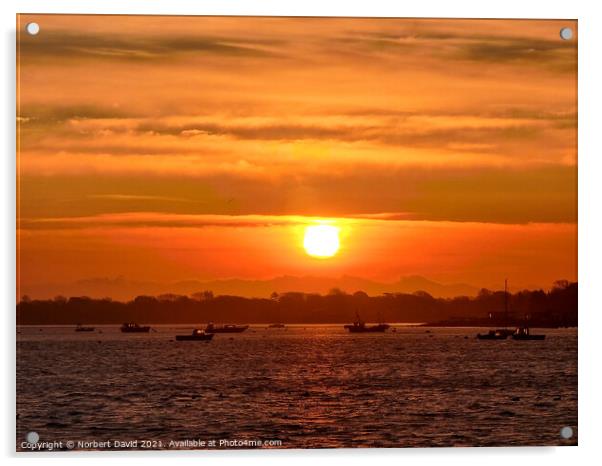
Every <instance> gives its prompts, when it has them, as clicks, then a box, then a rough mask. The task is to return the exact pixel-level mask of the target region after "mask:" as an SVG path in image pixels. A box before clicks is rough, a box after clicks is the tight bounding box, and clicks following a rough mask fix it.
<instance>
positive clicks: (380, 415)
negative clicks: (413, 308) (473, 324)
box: [17, 326, 577, 449]
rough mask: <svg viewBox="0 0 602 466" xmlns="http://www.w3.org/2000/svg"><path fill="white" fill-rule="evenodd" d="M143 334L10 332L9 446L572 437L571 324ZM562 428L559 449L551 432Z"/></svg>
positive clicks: (430, 442)
mask: <svg viewBox="0 0 602 466" xmlns="http://www.w3.org/2000/svg"><path fill="white" fill-rule="evenodd" d="M156 328H157V332H156V333H151V334H141V335H135V334H134V335H132V334H122V333H120V332H119V331H118V328H116V327H98V328H97V329H100V332H101V333H100V332H99V331H98V330H97V331H96V332H94V333H75V332H74V331H73V328H67V327H20V328H19V333H18V335H17V448H18V449H19V448H21V447H22V443H21V442H23V441H24V439H25V436H26V434H27V432H30V431H35V432H37V433H38V434H39V436H40V441H64V442H65V441H67V440H72V441H78V440H81V441H92V440H97V441H103V440H110V441H115V440H120V441H131V440H139V441H142V440H151V441H155V443H154V444H151V446H152V447H162V448H174V447H177V445H171V446H170V445H169V442H170V441H172V440H173V441H186V440H196V441H199V440H203V441H210V440H215V441H217V442H219V441H220V440H222V439H225V440H230V441H231V440H238V441H245V440H247V441H248V440H252V441H255V440H261V441H268V440H278V441H281V442H282V444H281V447H283V448H322V447H327V448H332V447H429V446H486V445H487V446H491V445H575V444H576V443H577V436H576V433H577V429H576V426H577V331H576V330H575V329H567V330H564V329H563V330H545V331H544V332H545V333H546V334H547V337H546V340H544V341H530V342H519V341H513V340H508V341H478V340H477V339H476V338H475V337H474V336H475V334H476V333H477V332H478V331H479V329H456V328H454V329H452V328H438V329H434V328H433V329H425V328H409V327H399V328H397V329H396V331H395V332H388V333H386V334H372V335H370V334H365V335H350V334H347V333H346V332H345V331H344V330H343V329H342V327H341V326H307V327H303V326H295V327H289V328H287V329H267V328H265V326H263V327H259V326H257V327H252V328H251V329H249V330H248V331H247V332H245V333H242V334H236V335H227V334H219V335H216V336H215V338H214V339H213V341H211V342H176V341H174V335H176V334H177V333H189V332H190V330H189V329H187V328H183V327H180V328H175V327H165V326H164V327H156ZM563 426H571V427H572V428H573V430H574V432H575V435H574V436H573V437H572V438H571V439H568V440H565V439H562V438H561V437H560V434H559V432H560V429H561V428H562V427H563ZM159 442H160V443H159ZM201 446H202V445H201ZM216 446H218V447H219V443H217V444H216ZM242 446H244V445H242ZM248 446H249V444H247V447H248ZM251 446H252V445H251ZM180 447H182V444H180ZM112 448H114V447H112ZM137 448H144V447H143V446H142V445H141V444H140V443H139V444H138V446H137Z"/></svg>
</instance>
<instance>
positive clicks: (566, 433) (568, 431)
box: [560, 426, 573, 440]
mask: <svg viewBox="0 0 602 466" xmlns="http://www.w3.org/2000/svg"><path fill="white" fill-rule="evenodd" d="M560 436H561V437H562V438H564V439H567V440H568V439H570V438H571V437H572V436H573V429H572V428H571V427H569V426H565V427H563V428H562V429H560Z"/></svg>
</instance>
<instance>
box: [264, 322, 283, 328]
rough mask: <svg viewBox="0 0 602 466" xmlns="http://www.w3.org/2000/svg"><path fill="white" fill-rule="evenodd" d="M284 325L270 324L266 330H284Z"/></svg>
mask: <svg viewBox="0 0 602 466" xmlns="http://www.w3.org/2000/svg"><path fill="white" fill-rule="evenodd" d="M285 327H286V325H284V324H281V323H275V324H270V325H268V328H285Z"/></svg>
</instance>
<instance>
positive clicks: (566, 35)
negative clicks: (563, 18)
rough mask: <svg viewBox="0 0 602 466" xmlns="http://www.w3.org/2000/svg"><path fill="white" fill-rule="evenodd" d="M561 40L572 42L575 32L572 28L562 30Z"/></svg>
mask: <svg viewBox="0 0 602 466" xmlns="http://www.w3.org/2000/svg"><path fill="white" fill-rule="evenodd" d="M560 38H561V39H562V40H571V39H572V38H573V30H572V29H571V28H562V29H561V30H560Z"/></svg>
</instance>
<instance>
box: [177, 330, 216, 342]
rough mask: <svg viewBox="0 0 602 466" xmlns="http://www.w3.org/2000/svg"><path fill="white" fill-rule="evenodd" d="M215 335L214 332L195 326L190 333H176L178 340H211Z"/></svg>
mask: <svg viewBox="0 0 602 466" xmlns="http://www.w3.org/2000/svg"><path fill="white" fill-rule="evenodd" d="M213 337H214V334H213V333H205V332H204V331H203V330H201V329H198V328H195V329H194V330H193V331H192V334H190V335H176V340H178V341H210V340H211V339H212V338H213Z"/></svg>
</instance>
